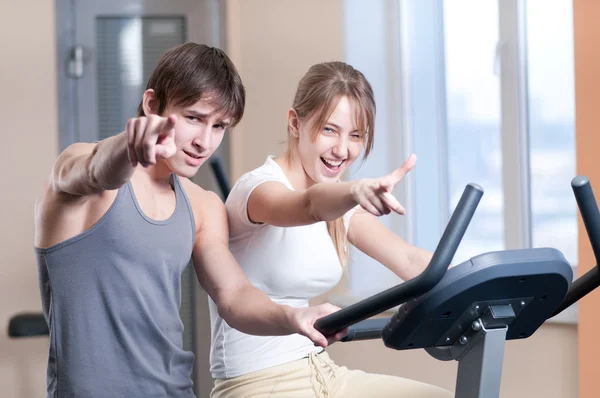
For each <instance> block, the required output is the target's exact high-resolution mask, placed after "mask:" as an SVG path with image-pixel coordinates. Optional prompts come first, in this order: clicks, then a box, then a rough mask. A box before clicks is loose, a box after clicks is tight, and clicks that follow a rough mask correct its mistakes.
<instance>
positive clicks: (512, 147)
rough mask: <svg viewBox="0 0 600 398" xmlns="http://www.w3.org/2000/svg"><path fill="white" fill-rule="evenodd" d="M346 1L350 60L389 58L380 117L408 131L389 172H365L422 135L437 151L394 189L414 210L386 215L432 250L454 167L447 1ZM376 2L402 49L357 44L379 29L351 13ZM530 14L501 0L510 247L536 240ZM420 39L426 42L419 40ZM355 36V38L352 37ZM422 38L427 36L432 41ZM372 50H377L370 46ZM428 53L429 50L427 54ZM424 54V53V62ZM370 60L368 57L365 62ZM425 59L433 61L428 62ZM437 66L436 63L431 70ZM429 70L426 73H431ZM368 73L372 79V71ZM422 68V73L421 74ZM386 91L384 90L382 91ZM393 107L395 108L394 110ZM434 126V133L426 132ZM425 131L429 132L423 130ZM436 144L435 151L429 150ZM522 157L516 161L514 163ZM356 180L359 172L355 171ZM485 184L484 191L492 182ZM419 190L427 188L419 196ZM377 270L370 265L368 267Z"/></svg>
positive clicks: (569, 320)
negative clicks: (418, 105) (449, 137)
mask: <svg viewBox="0 0 600 398" xmlns="http://www.w3.org/2000/svg"><path fill="white" fill-rule="evenodd" d="M344 3H345V4H344V5H345V10H346V20H345V25H346V26H345V27H344V29H345V32H344V37H345V38H346V58H347V62H349V63H351V64H353V65H355V66H356V67H357V68H358V69H361V70H363V68H365V67H366V69H368V63H376V62H384V63H385V68H386V77H387V80H388V86H387V87H381V86H378V85H377V82H375V84H373V87H374V90H375V91H376V93H375V95H376V97H377V99H378V118H379V117H380V116H381V115H380V113H379V108H380V107H382V108H384V112H383V116H382V117H383V118H384V119H386V120H385V122H384V123H383V125H385V126H387V127H388V128H389V127H392V128H393V131H394V132H395V134H394V135H395V136H396V137H398V136H399V137H401V138H400V139H398V138H396V137H393V138H392V139H391V142H390V143H389V144H388V145H383V146H384V147H385V151H386V153H385V158H386V159H385V160H386V162H384V163H386V164H387V166H388V167H389V168H388V169H387V170H383V168H382V165H381V164H379V165H377V166H376V167H368V166H367V169H368V170H366V171H365V174H366V173H368V175H371V176H375V175H383V173H386V172H389V170H392V169H393V168H395V167H398V165H400V164H401V163H402V162H403V160H404V159H406V158H407V157H408V156H409V155H410V153H411V152H413V151H414V150H415V148H418V147H419V140H425V141H426V142H427V146H428V152H431V153H429V154H423V151H422V150H421V151H420V152H418V153H419V161H418V162H417V163H418V164H419V165H420V166H421V167H418V168H416V169H415V170H413V171H412V172H411V173H409V175H407V176H406V177H405V178H404V181H403V183H402V184H400V185H399V186H398V187H397V188H396V191H395V192H394V193H395V195H396V196H397V197H398V198H399V200H400V201H401V203H404V204H405V205H406V208H407V209H409V211H408V212H407V214H406V216H404V217H393V218H392V220H391V221H390V220H386V221H384V223H386V225H388V227H391V228H392V230H393V231H394V232H395V233H397V234H399V235H400V236H402V237H403V239H405V240H406V241H407V242H409V243H411V244H416V243H415V242H418V243H419V246H421V247H426V248H430V247H431V246H432V245H433V244H435V243H437V240H438V239H439V237H440V236H441V234H442V232H443V229H444V228H445V226H446V224H447V222H448V220H449V217H450V214H449V213H450V212H449V211H448V203H449V201H448V192H449V190H448V173H447V172H445V167H446V164H447V150H446V134H447V117H446V86H445V53H444V52H445V50H444V48H445V46H444V15H443V0H401V1H399V2H389V1H385V0H375V1H373V2H369V4H368V5H367V4H366V3H364V2H361V1H360V0H345V2H344ZM369 7H371V10H372V9H373V8H372V7H375V8H378V9H379V12H383V13H385V14H386V16H384V17H383V18H384V20H385V24H387V25H385V26H382V27H380V28H381V29H383V30H384V32H385V34H386V35H387V36H392V38H391V39H388V43H387V44H388V45H389V44H390V43H392V44H394V47H391V46H390V48H395V49H397V51H390V50H389V48H388V49H387V50H386V52H387V54H381V53H377V54H376V55H375V56H374V57H373V56H372V55H373V54H370V55H371V56H370V57H361V54H360V51H361V49H360V45H361V44H360V43H358V40H356V37H364V36H362V35H361V34H360V33H358V32H357V29H358V30H360V29H364V30H365V32H366V31H367V29H372V28H373V25H371V24H362V25H366V26H364V27H362V26H359V25H360V24H357V23H356V20H355V21H354V23H353V21H352V18H353V15H354V16H356V15H361V16H362V17H363V18H364V17H365V15H368V14H365V13H368V10H367V8H369ZM361 8H362V10H361ZM371 12H373V11H371ZM375 12H377V11H375ZM525 12H526V5H525V3H524V2H523V1H521V0H502V1H498V14H499V15H498V17H499V20H498V23H499V38H498V44H497V46H496V65H495V66H496V68H497V69H496V70H497V73H499V79H500V95H501V99H500V105H501V106H500V113H501V117H500V123H501V126H500V131H501V135H502V137H501V145H502V158H503V159H511V161H510V162H506V161H503V162H502V188H503V205H504V215H503V217H504V245H505V250H510V249H522V248H529V247H531V244H532V222H531V219H532V216H531V209H530V203H531V201H530V197H531V195H530V171H529V170H530V163H529V151H530V149H529V140H528V84H527V31H526V14H525ZM349 19H350V20H349ZM363 21H364V19H363ZM432 27H434V32H433V33H434V34H433V35H432V34H431V29H432ZM350 31H351V32H352V33H350ZM417 37H418V38H419V39H420V40H416V38H417ZM352 38H355V39H354V40H352ZM367 40H368V38H367ZM423 40H428V42H427V43H426V44H427V45H425V44H424V42H423ZM415 42H418V43H419V46H420V47H419V53H418V54H417V52H416V51H415V48H414V43H415ZM370 44H371V45H373V43H367V44H365V43H362V46H363V47H365V46H369V45H370ZM369 51H376V50H373V49H372V48H370V50H369ZM424 52H425V53H427V54H426V57H425V58H424V56H423V53H424ZM419 57H421V58H422V59H423V60H422V61H421V63H420V64H419V59H418V58H419ZM365 58H368V59H367V60H365ZM425 62H427V63H428V65H425ZM431 65H435V66H434V67H433V68H432V67H431ZM428 66H429V68H428ZM490 67H491V66H490ZM423 71H425V72H423ZM367 72H368V71H367ZM423 73H426V74H427V75H426V76H425V75H423ZM366 74H367V77H368V78H370V77H369V76H368V73H366ZM416 74H421V75H419V76H415V75H416ZM378 89H379V93H378V92H377V91H378ZM381 93H384V95H379V94H381ZM414 93H418V94H417V95H418V96H419V97H416V95H413V94H414ZM415 101H421V102H422V103H423V101H426V102H427V104H428V106H429V108H428V110H427V112H426V115H425V114H419V112H414V108H415ZM380 104H381V105H380ZM432 104H433V105H432ZM389 109H394V110H396V111H395V112H389ZM377 128H378V127H376V129H377ZM380 130H381V129H379V131H380ZM416 131H419V135H418V136H416V135H415V134H414V133H415V132H416ZM427 131H429V134H430V135H426V134H427V133H423V132H427ZM431 132H434V133H433V134H432V133H431ZM424 134H425V135H426V136H423V135H424ZM378 138H379V133H378ZM379 145H381V144H379ZM422 145H424V144H422ZM376 146H377V145H376ZM429 148H434V149H433V150H430V149H429ZM515 154H516V156H515ZM422 155H425V156H422ZM423 157H425V160H424V159H423ZM427 158H429V159H427ZM515 159H516V161H514V160H515ZM430 160H431V161H433V162H437V166H436V167H432V168H430V169H427V170H423V167H422V163H423V162H428V161H430ZM361 167H362V168H365V165H364V164H363V165H361ZM435 174H437V175H435ZM349 178H357V177H356V175H350V176H349ZM432 181H433V183H432ZM474 182H476V181H474ZM419 184H427V187H426V188H425V187H421V186H420V185H419ZM483 188H484V189H485V187H483ZM419 192H422V193H423V194H421V195H419ZM424 192H427V194H426V195H427V196H428V197H427V198H425V197H424V195H425V194H424ZM418 197H419V200H418V199H417V198H418ZM424 212H427V213H428V215H427V217H429V218H430V219H431V217H432V216H431V213H434V219H433V220H434V221H433V222H429V223H426V225H427V227H426V229H425V231H426V233H423V230H421V229H420V228H419V226H420V225H423V224H424V223H421V222H419V220H420V219H422V218H423V217H424V216H423V214H424ZM419 215H421V218H419ZM428 246H429V247H428ZM433 247H435V246H433ZM352 254H354V253H352ZM358 261H359V262H360V261H365V260H364V257H363V258H359V260H358ZM353 265H354V267H356V266H357V265H359V264H356V262H355V263H354V264H353V263H352V262H351V263H350V266H349V267H350V271H349V273H350V275H353V274H354V275H356V274H357V273H358V272H357V271H356V268H355V271H354V272H353ZM369 266H370V265H369ZM360 267H363V268H364V267H365V264H361V265H359V268H360ZM382 268H383V267H382ZM572 268H573V275H577V264H573V265H572ZM370 272H371V269H369V273H370ZM373 272H375V270H374V271H373ZM377 272H378V271H377ZM383 275H385V278H386V279H387V281H386V283H382V284H381V286H379V285H378V291H379V290H382V289H385V288H387V287H390V286H393V285H395V284H397V283H398V282H401V280H400V279H399V278H397V277H395V275H394V276H393V277H392V278H388V276H389V274H381V275H379V276H377V278H380V279H383ZM362 276H363V275H361V278H351V279H356V280H358V279H360V281H361V283H364V282H365V280H364V278H362ZM357 286H358V285H354V286H353V284H352V281H350V283H349V284H348V283H347V284H346V286H345V290H344V291H343V292H342V293H341V294H340V293H339V292H340V291H339V290H338V291H337V294H336V293H334V294H332V295H331V296H330V299H331V300H332V302H333V303H335V304H337V305H340V306H347V305H349V304H352V303H354V302H356V301H359V300H360V299H363V298H365V294H364V292H361V291H360V290H359V289H358V288H357ZM392 310H394V309H392ZM577 312H578V309H577V304H575V305H573V306H571V307H570V308H569V309H567V310H565V311H564V312H563V313H561V314H559V315H558V316H556V317H554V318H552V319H549V320H548V321H547V322H550V323H566V324H576V323H577Z"/></svg>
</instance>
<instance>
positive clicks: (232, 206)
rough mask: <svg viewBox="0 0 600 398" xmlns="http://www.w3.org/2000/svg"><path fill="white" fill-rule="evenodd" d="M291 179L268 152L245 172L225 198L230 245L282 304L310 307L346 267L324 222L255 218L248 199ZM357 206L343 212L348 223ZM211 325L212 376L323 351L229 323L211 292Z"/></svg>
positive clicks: (304, 341)
mask: <svg viewBox="0 0 600 398" xmlns="http://www.w3.org/2000/svg"><path fill="white" fill-rule="evenodd" d="M267 181H279V182H281V183H282V184H284V185H285V186H287V187H288V188H289V189H292V190H293V187H292V185H291V184H290V182H289V181H288V179H287V178H286V176H285V174H284V172H283V170H282V169H281V168H280V167H279V165H278V164H277V163H276V162H275V161H274V160H273V158H272V157H268V158H267V160H266V162H265V163H264V164H263V165H262V166H260V167H259V168H257V169H255V170H253V171H250V172H248V173H246V174H244V175H243V176H242V177H241V178H240V179H239V180H238V181H237V182H236V183H235V185H234V186H233V188H232V189H231V192H230V194H229V196H228V198H227V201H226V208H227V215H228V218H229V233H230V239H229V246H230V250H231V252H232V253H233V256H234V257H235V259H236V260H237V261H238V263H239V264H240V266H241V267H242V269H243V270H244V272H245V274H246V276H247V277H248V279H249V280H250V282H251V283H252V284H253V285H254V286H255V287H257V288H258V289H260V290H262V291H263V292H265V293H266V294H267V295H268V296H269V297H270V298H271V300H273V301H274V302H276V303H278V304H285V305H289V306H292V307H307V306H308V305H309V300H310V299H312V298H314V297H317V296H319V295H321V294H323V293H325V292H327V291H328V290H330V289H332V288H333V287H334V286H335V285H337V283H338V282H339V281H340V279H341V277H342V267H341V264H340V261H339V258H338V256H337V253H336V250H335V247H334V245H333V242H332V240H331V237H330V236H329V233H328V232H327V226H326V223H325V222H319V223H316V224H312V225H306V226H301V227H285V228H284V227H275V226H272V225H260V224H255V223H252V222H251V221H250V220H249V219H248V212H247V205H248V197H249V196H250V193H251V192H252V191H253V190H254V188H256V187H257V186H258V185H260V184H261V183H263V182H267ZM353 212H354V210H351V211H350V212H348V213H347V214H346V215H345V217H344V218H345V220H346V225H348V221H349V219H350V217H351V215H352V213H353ZM209 308H210V316H211V327H212V346H211V353H210V369H211V373H212V376H213V377H214V378H231V377H236V376H240V375H243V374H247V373H250V372H253V371H258V370H262V369H265V368H268V367H272V366H277V365H281V364H284V363H287V362H290V361H295V360H297V359H300V358H303V357H304V356H306V355H308V354H309V353H311V352H316V351H320V350H321V348H320V347H315V345H314V344H313V343H312V341H311V340H310V339H308V338H307V337H304V336H302V335H299V334H295V335H288V336H251V335H248V334H245V333H242V332H239V331H238V330H236V329H233V328H232V327H230V326H229V325H228V324H227V323H226V322H225V321H224V320H223V319H222V318H221V317H219V315H218V313H217V308H216V304H215V303H214V301H212V300H211V299H210V298H209Z"/></svg>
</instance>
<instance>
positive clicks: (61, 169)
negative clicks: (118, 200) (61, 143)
mask: <svg viewBox="0 0 600 398" xmlns="http://www.w3.org/2000/svg"><path fill="white" fill-rule="evenodd" d="M133 171H134V167H133V166H132V164H131V162H130V161H129V157H128V155H127V135H126V133H121V134H117V135H115V136H113V137H109V138H106V139H105V140H102V141H100V142H98V143H96V144H87V143H76V144H73V145H71V146H69V147H68V148H67V149H65V150H64V151H63V152H62V153H61V154H60V156H59V157H58V159H57V161H56V164H55V165H54V168H53V170H52V176H51V181H52V188H53V189H54V191H56V192H61V193H67V194H71V195H74V196H89V195H93V194H96V193H99V192H101V191H104V190H112V189H118V188H119V187H121V186H122V185H124V184H125V183H126V182H127V181H128V180H129V178H131V175H132V174H133Z"/></svg>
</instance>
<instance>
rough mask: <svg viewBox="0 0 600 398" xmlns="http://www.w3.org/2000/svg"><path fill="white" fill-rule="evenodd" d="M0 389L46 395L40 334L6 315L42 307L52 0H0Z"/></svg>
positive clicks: (52, 150)
mask: <svg viewBox="0 0 600 398" xmlns="http://www.w3.org/2000/svg"><path fill="white" fill-rule="evenodd" d="M0 37H2V38H3V40H2V41H1V42H0V54H2V73H0V87H2V95H1V96H0V115H1V118H2V130H3V133H2V136H3V137H4V138H3V142H2V145H1V146H0V148H1V149H0V151H1V154H0V173H2V175H3V180H4V181H5V188H4V192H5V194H4V196H3V198H2V206H0V220H2V225H3V227H2V228H0V242H2V262H1V263H0V275H2V278H1V279H0V283H1V285H0V386H2V387H1V389H2V392H1V393H0V395H2V397H4V398H17V397H19V398H22V397H41V396H45V380H46V360H47V355H48V341H47V339H46V338H34V339H28V340H25V341H23V340H20V341H17V340H9V339H8V337H7V325H8V320H9V318H10V317H11V316H12V315H13V314H15V313H17V312H21V311H34V312H38V311H39V310H40V307H41V304H40V294H39V290H38V286H37V269H36V264H35V257H34V253H33V234H34V231H33V205H34V201H35V197H36V195H38V193H39V192H40V188H41V185H42V181H43V179H44V178H45V177H46V176H47V175H48V173H49V172H50V168H51V165H52V163H53V161H54V159H55V157H56V152H57V147H58V132H57V123H58V122H57V102H56V65H55V64H56V55H55V30H54V1H53V0H38V1H36V2H35V5H34V4H33V3H32V2H30V1H1V2H0Z"/></svg>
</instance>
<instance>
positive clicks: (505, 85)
mask: <svg viewBox="0 0 600 398" xmlns="http://www.w3.org/2000/svg"><path fill="white" fill-rule="evenodd" d="M571 7H572V3H571V2H570V1H568V0H562V1H556V2H552V4H550V3H548V2H544V1H542V0H529V1H528V2H520V1H516V0H506V1H504V0H503V1H481V0H400V1H399V2H386V1H385V0H377V1H373V2H369V4H368V5H366V4H365V3H364V2H362V1H360V0H346V1H345V21H344V26H345V32H344V34H345V38H346V60H347V62H349V63H351V64H352V65H354V66H356V67H357V68H358V69H360V70H361V71H363V73H365V75H366V76H367V78H368V79H369V81H370V82H371V84H372V85H373V88H374V90H375V95H376V99H377V107H378V114H377V120H376V126H375V129H376V138H375V148H374V151H373V153H372V155H371V156H370V157H369V159H367V160H366V161H365V162H364V163H362V164H358V165H356V166H355V167H354V169H353V170H352V173H351V175H350V176H349V178H352V179H356V178H363V177H375V176H381V175H384V174H386V173H389V172H390V171H391V170H393V169H394V168H395V167H398V166H399V165H401V164H402V162H403V161H404V160H405V159H406V158H407V157H408V155H409V154H410V153H411V152H414V153H416V154H417V156H418V160H417V166H416V168H415V169H414V170H413V171H412V172H411V173H410V174H409V175H408V176H407V177H406V178H405V180H404V181H403V182H402V183H401V184H400V186H399V187H398V189H397V192H395V194H396V196H397V197H398V198H399V200H400V201H401V203H403V204H404V205H405V207H406V209H407V214H406V215H405V216H404V217H400V216H397V215H390V216H386V217H382V221H383V222H384V223H385V224H386V225H387V226H388V227H389V228H391V229H392V230H393V231H394V232H396V233H397V234H398V235H399V236H401V237H403V238H404V239H406V240H407V241H409V242H410V243H413V244H416V245H418V246H420V247H424V248H426V249H428V250H434V249H435V247H436V245H437V242H438V241H439V238H440V237H441V234H442V232H443V229H444V228H445V226H446V224H447V222H448V220H449V216H450V215H451V213H452V211H453V210H454V207H455V206H456V203H457V202H458V199H459V197H460V195H461V194H462V192H463V190H464V188H465V185H466V184H468V183H470V182H474V183H477V184H479V185H481V186H482V187H483V189H484V190H485V194H484V196H483V198H482V200H481V202H480V204H479V207H478V210H477V213H476V215H475V217H474V218H473V221H472V222H471V224H470V227H469V229H468V230H467V233H466V234H465V237H464V239H463V241H462V243H461V246H460V248H459V251H458V252H457V254H456V256H455V258H454V264H458V263H460V262H462V261H465V260H468V259H469V258H470V257H473V256H475V255H477V254H480V253H484V252H488V251H494V250H504V249H517V248H527V247H542V246H549V247H554V248H557V249H558V250H561V251H562V252H563V253H564V254H565V256H566V257H567V259H568V260H569V261H570V262H571V264H572V265H573V266H576V265H577V251H576V246H577V207H576V203H575V198H574V196H573V193H572V191H571V187H570V181H571V179H572V178H573V177H575V175H576V174H575V129H574V79H573V34H572V30H573V27H572V10H571ZM364 21H369V23H364ZM390 49H397V51H391V50H390ZM359 163H360V162H359ZM349 273H350V278H349V285H348V289H349V291H350V295H351V296H354V298H355V299H357V298H362V297H365V296H367V295H371V294H374V293H376V292H379V291H381V290H383V289H386V288H388V287H390V286H393V285H395V284H397V283H398V282H399V279H398V278H397V277H396V276H395V275H393V274H392V273H391V272H390V271H388V270H387V269H385V268H384V267H382V266H380V265H379V264H377V263H376V262H375V261H373V260H372V259H370V258H368V257H367V256H365V255H363V254H362V253H360V252H358V251H357V250H354V251H353V252H352V254H351V264H350V271H349Z"/></svg>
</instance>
